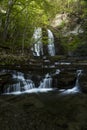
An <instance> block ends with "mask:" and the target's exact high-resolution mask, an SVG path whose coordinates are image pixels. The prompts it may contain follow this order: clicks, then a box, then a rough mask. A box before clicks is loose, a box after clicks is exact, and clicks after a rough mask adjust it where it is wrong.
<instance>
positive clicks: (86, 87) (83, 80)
mask: <svg viewBox="0 0 87 130" xmlns="http://www.w3.org/2000/svg"><path fill="white" fill-rule="evenodd" d="M80 87H81V91H82V92H83V93H87V74H86V73H84V74H83V75H82V76H81V77H80Z"/></svg>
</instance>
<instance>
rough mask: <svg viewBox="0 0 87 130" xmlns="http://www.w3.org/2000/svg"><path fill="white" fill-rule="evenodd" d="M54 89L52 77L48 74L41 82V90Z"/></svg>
mask: <svg viewBox="0 0 87 130" xmlns="http://www.w3.org/2000/svg"><path fill="white" fill-rule="evenodd" d="M51 87H52V77H51V76H50V75H49V74H46V76H45V78H44V79H43V81H41V83H40V86H39V88H51Z"/></svg>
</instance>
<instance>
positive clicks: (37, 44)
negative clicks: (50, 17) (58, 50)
mask: <svg viewBox="0 0 87 130" xmlns="http://www.w3.org/2000/svg"><path fill="white" fill-rule="evenodd" d="M47 33H48V44H47V48H48V52H47V54H49V55H50V56H55V46H54V36H53V33H52V32H51V30H49V29H47ZM33 40H34V46H33V48H32V51H33V55H34V56H41V55H44V51H43V50H44V48H43V43H42V28H40V27H38V28H36V29H35V30H34V34H33Z"/></svg>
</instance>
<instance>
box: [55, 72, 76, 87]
mask: <svg viewBox="0 0 87 130" xmlns="http://www.w3.org/2000/svg"><path fill="white" fill-rule="evenodd" d="M75 81H76V74H75V73H74V72H73V73H72V72H67V71H62V72H60V74H59V75H55V76H53V87H56V88H59V89H69V88H72V87H74V85H75Z"/></svg>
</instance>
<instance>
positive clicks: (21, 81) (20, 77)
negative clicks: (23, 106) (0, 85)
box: [4, 70, 58, 95]
mask: <svg viewBox="0 0 87 130" xmlns="http://www.w3.org/2000/svg"><path fill="white" fill-rule="evenodd" d="M57 71H58V70H57ZM57 71H56V72H57ZM56 72H55V74H56ZM13 79H14V80H17V83H15V84H11V85H9V86H8V88H7V89H6V90H5V92H4V93H5V94H17V95H18V94H23V93H37V92H47V91H52V90H53V89H52V77H51V75H50V74H46V75H45V78H44V79H43V80H42V81H40V85H39V86H38V88H36V87H35V84H34V82H33V81H32V80H31V79H25V77H24V74H23V73H21V72H16V73H14V74H13Z"/></svg>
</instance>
